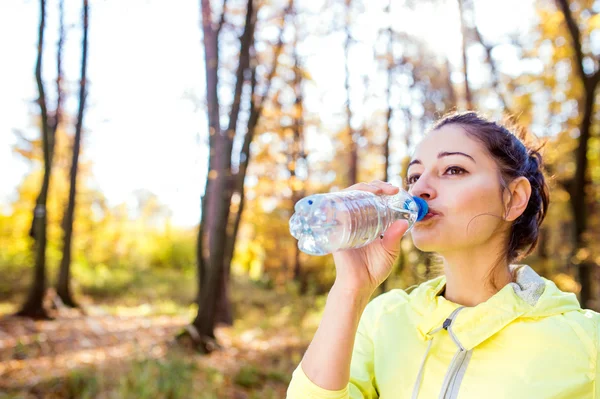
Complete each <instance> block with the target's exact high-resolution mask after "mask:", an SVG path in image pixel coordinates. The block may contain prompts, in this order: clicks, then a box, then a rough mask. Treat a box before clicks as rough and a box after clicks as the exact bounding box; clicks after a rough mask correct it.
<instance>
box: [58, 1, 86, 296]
mask: <svg viewBox="0 0 600 399" xmlns="http://www.w3.org/2000/svg"><path fill="white" fill-rule="evenodd" d="M88 11H89V7H88V0H83V20H82V27H83V39H82V44H81V78H80V81H79V110H78V112H77V125H76V126H75V139H74V141H73V159H72V161H71V170H70V182H69V183H70V187H69V202H68V205H67V209H66V211H65V215H64V219H63V232H64V242H63V254H62V259H61V262H60V270H59V275H58V283H57V286H56V294H57V295H58V296H59V297H60V299H61V300H62V302H63V304H65V305H66V306H70V307H77V303H76V302H75V301H74V300H73V295H72V293H71V276H70V274H71V273H70V269H71V251H72V249H71V247H72V245H71V244H72V237H73V218H74V214H75V195H76V192H77V166H78V163H79V152H80V149H81V130H82V128H83V116H84V111H85V98H86V95H87V94H86V79H87V73H86V70H87V46H88Z"/></svg>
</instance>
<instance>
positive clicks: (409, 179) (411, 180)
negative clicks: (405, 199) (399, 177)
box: [406, 175, 419, 186]
mask: <svg viewBox="0 0 600 399" xmlns="http://www.w3.org/2000/svg"><path fill="white" fill-rule="evenodd" d="M417 180H419V175H410V176H408V177H407V178H406V184H407V185H409V186H410V185H411V184H415V183H416V182H417Z"/></svg>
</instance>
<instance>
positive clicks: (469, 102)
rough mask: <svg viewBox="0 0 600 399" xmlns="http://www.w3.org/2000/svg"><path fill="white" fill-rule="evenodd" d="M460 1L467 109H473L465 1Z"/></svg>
mask: <svg viewBox="0 0 600 399" xmlns="http://www.w3.org/2000/svg"><path fill="white" fill-rule="evenodd" d="M457 1H458V10H459V15H460V27H461V33H462V62H463V76H464V79H465V83H464V84H465V102H466V107H467V109H473V97H472V94H471V88H470V87H469V72H468V66H467V63H468V59H467V43H468V40H467V33H468V30H467V26H466V21H465V16H464V5H463V1H464V0H457Z"/></svg>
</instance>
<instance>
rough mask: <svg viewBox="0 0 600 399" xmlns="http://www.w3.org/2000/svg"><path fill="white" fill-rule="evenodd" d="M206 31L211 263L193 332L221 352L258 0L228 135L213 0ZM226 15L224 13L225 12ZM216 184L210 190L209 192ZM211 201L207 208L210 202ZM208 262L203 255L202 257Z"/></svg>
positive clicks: (207, 243)
mask: <svg viewBox="0 0 600 399" xmlns="http://www.w3.org/2000/svg"><path fill="white" fill-rule="evenodd" d="M201 8H202V28H203V33H204V39H203V40H204V51H205V63H206V93H207V104H208V122H209V135H210V138H209V145H210V154H209V171H208V177H207V189H206V192H205V195H204V197H203V205H202V207H203V211H206V212H203V214H202V220H201V222H200V225H201V227H200V234H199V243H198V246H199V247H200V248H199V251H198V252H204V251H208V254H207V257H206V259H207V262H206V263H205V262H204V261H201V260H200V259H199V260H198V266H199V270H198V274H199V283H200V286H199V290H198V291H199V293H198V313H197V315H196V317H195V319H194V320H193V322H192V326H193V328H190V331H194V333H190V336H191V337H192V339H193V341H194V344H195V346H196V347H197V348H198V349H199V350H200V351H202V352H210V351H212V350H214V349H215V348H216V347H217V344H216V341H215V335H214V329H215V326H216V323H217V320H218V317H217V315H218V313H217V312H218V302H219V297H220V296H221V295H225V294H226V292H225V293H224V292H223V289H222V287H223V284H226V282H224V278H225V275H226V272H225V271H224V259H225V254H226V252H225V251H226V250H225V246H226V241H227V221H228V216H229V207H230V204H231V196H232V191H231V150H232V145H233V139H234V136H235V132H236V127H237V121H238V116H239V111H240V101H241V94H242V88H243V85H244V73H245V71H246V70H247V69H248V67H249V51H250V46H251V43H252V40H253V37H254V20H255V11H254V5H253V1H252V0H248V2H247V15H246V24H245V26H244V32H243V33H242V36H241V37H240V55H239V64H238V68H237V71H236V79H237V80H236V83H235V89H234V98H233V102H232V107H231V111H230V114H229V126H228V128H227V130H226V131H222V130H221V128H220V121H219V97H218V67H219V62H218V52H219V42H218V39H219V38H218V33H219V31H220V29H221V26H222V23H223V21H224V18H221V25H220V26H219V27H218V28H216V29H215V28H214V27H213V23H212V9H211V5H210V0H201ZM225 11H226V10H223V12H225ZM209 185H210V189H209ZM205 201H206V203H204V202H205ZM201 258H202V256H201Z"/></svg>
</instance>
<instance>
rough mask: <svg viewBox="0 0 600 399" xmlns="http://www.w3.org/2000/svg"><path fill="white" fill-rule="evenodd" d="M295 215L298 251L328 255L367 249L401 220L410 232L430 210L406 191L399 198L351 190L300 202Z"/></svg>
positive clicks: (292, 227) (293, 224) (293, 229)
mask: <svg viewBox="0 0 600 399" xmlns="http://www.w3.org/2000/svg"><path fill="white" fill-rule="evenodd" d="M294 211H295V212H294V214H293V215H292V218H291V219H290V223H289V225H290V233H291V234H292V236H294V238H296V239H297V240H298V248H299V249H300V250H301V251H302V252H305V253H307V254H310V255H325V254H329V253H332V252H335V251H338V250H341V249H349V248H360V247H362V246H365V245H367V244H369V243H371V242H373V241H374V240H375V239H377V238H378V237H379V236H380V235H381V234H382V233H383V232H384V231H385V230H386V229H387V228H388V227H389V226H390V225H391V224H392V223H393V222H395V221H396V220H399V219H405V220H407V221H408V230H407V232H408V231H409V230H410V229H411V228H412V226H413V225H414V223H415V222H416V221H418V220H421V219H423V218H424V217H425V215H427V212H428V207H427V203H426V202H425V201H424V200H423V199H421V198H419V197H413V196H411V195H410V194H408V193H407V192H405V191H403V190H400V192H399V193H398V194H395V195H376V194H373V193H370V192H368V191H360V190H349V191H340V192H334V193H327V194H314V195H310V196H308V197H305V198H303V199H301V200H300V201H298V202H297V203H296V205H295V206H294Z"/></svg>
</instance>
